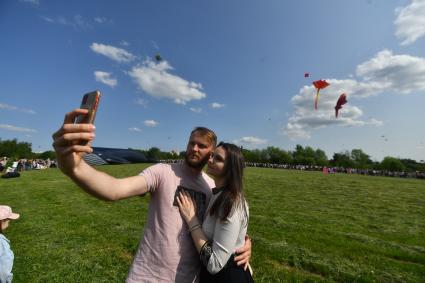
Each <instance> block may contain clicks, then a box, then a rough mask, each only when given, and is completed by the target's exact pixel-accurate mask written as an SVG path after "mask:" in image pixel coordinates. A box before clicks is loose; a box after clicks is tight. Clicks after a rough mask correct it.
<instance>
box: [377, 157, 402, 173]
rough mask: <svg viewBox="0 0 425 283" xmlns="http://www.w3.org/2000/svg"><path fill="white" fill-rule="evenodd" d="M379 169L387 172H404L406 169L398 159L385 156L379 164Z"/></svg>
mask: <svg viewBox="0 0 425 283" xmlns="http://www.w3.org/2000/svg"><path fill="white" fill-rule="evenodd" d="M381 168H382V169H383V170H387V171H405V170H406V167H405V166H404V164H403V163H402V162H401V161H400V159H398V158H394V157H391V156H387V157H385V158H384V160H382V162H381Z"/></svg>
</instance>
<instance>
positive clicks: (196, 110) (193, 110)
mask: <svg viewBox="0 0 425 283" xmlns="http://www.w3.org/2000/svg"><path fill="white" fill-rule="evenodd" d="M189 109H190V111H192V112H195V113H201V112H202V108H200V107H190V108H189Z"/></svg>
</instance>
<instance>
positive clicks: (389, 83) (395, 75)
mask: <svg viewBox="0 0 425 283" xmlns="http://www.w3.org/2000/svg"><path fill="white" fill-rule="evenodd" d="M356 74H357V76H360V77H362V78H363V79H364V80H365V81H366V82H374V83H378V84H380V85H381V86H383V87H384V88H385V89H388V90H394V91H396V92H400V93H405V94H406V93H411V92H412V91H418V90H419V91H420V90H425V58H420V57H414V56H410V55H393V53H392V52H391V51H389V50H382V51H381V52H379V53H378V54H377V55H376V56H375V57H374V58H372V59H370V60H369V61H367V62H365V63H363V64H360V65H359V66H358V67H357V70H356Z"/></svg>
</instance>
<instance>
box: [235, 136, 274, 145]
mask: <svg viewBox="0 0 425 283" xmlns="http://www.w3.org/2000/svg"><path fill="white" fill-rule="evenodd" d="M233 142H234V143H236V144H242V145H260V144H265V143H267V140H265V139H261V138H257V137H253V136H249V137H242V138H240V139H237V140H234V141H233Z"/></svg>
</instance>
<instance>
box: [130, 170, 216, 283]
mask: <svg viewBox="0 0 425 283" xmlns="http://www.w3.org/2000/svg"><path fill="white" fill-rule="evenodd" d="M141 175H143V176H144V177H145V178H146V181H147V184H148V189H149V191H150V193H151V200H150V202H149V212H148V222H147V223H146V226H145V228H144V234H143V237H142V239H141V241H140V243H139V247H138V250H137V253H136V255H135V257H134V260H133V264H132V265H131V267H130V271H129V274H128V277H127V280H126V282H127V283H133V282H155V283H158V282H184V283H187V282H198V280H199V275H198V273H199V270H200V261H199V254H198V252H197V250H196V248H195V245H194V244H193V241H192V238H191V236H190V234H189V232H188V227H187V225H186V223H185V222H184V220H183V218H182V217H181V215H180V212H179V209H178V207H177V206H174V205H173V202H174V195H175V192H176V190H177V187H178V186H183V187H185V188H188V189H191V190H193V191H192V193H193V194H195V197H196V199H197V200H198V201H202V200H204V201H205V203H204V204H201V203H198V204H197V207H198V208H199V207H204V208H206V206H207V205H208V202H209V199H210V197H211V188H213V187H214V181H213V180H212V179H211V178H210V177H209V176H208V175H207V174H205V173H204V172H202V173H193V172H192V171H191V170H190V169H189V168H188V167H187V165H186V164H185V163H177V164H156V165H153V166H151V167H149V168H147V169H145V170H144V171H143V172H142V173H141Z"/></svg>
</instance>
